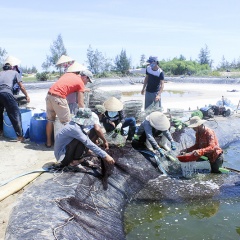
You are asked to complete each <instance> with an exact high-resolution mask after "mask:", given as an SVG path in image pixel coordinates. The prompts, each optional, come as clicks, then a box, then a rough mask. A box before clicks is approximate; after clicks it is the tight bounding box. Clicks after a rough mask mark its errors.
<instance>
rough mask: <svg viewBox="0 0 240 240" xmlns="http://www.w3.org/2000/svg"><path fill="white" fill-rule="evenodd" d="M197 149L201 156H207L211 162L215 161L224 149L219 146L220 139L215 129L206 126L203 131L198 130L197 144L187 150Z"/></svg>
mask: <svg viewBox="0 0 240 240" xmlns="http://www.w3.org/2000/svg"><path fill="white" fill-rule="evenodd" d="M193 150H196V151H197V153H198V155H199V156H206V157H208V160H209V161H210V162H215V161H216V159H217V158H218V156H219V154H221V153H222V152H223V150H222V149H221V148H220V147H219V144H218V139H217V137H216V134H215V132H214V131H213V130H211V129H210V128H208V127H205V128H204V129H203V130H202V131H201V132H199V131H197V132H196V142H195V144H194V145H193V146H192V147H190V148H187V152H192V151H193Z"/></svg>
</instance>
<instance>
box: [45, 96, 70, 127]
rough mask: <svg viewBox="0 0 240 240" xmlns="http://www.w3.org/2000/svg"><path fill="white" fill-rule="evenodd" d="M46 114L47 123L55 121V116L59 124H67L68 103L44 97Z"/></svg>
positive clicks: (60, 99) (64, 100) (59, 99)
mask: <svg viewBox="0 0 240 240" xmlns="http://www.w3.org/2000/svg"><path fill="white" fill-rule="evenodd" d="M46 112H47V120H48V121H55V118H56V115H57V116H58V118H59V120H60V122H61V123H67V122H69V121H70V119H71V114H70V110H69V107H68V102H67V99H65V98H61V97H56V96H52V95H50V94H48V95H47V97H46Z"/></svg>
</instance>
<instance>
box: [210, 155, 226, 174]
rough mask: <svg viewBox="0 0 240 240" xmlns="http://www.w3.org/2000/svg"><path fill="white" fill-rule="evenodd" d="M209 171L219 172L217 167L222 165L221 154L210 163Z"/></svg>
mask: <svg viewBox="0 0 240 240" xmlns="http://www.w3.org/2000/svg"><path fill="white" fill-rule="evenodd" d="M210 164H211V172H212V173H220V171H219V168H220V167H222V165H223V154H220V155H219V156H218V158H217V159H216V161H215V162H214V163H211V162H210Z"/></svg>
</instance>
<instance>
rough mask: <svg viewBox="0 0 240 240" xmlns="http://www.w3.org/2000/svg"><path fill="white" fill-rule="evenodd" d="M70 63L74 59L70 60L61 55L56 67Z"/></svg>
mask: <svg viewBox="0 0 240 240" xmlns="http://www.w3.org/2000/svg"><path fill="white" fill-rule="evenodd" d="M72 61H74V59H72V58H70V57H68V56H66V55H62V56H61V57H60V58H59V59H58V61H57V63H56V65H61V64H63V63H67V62H72Z"/></svg>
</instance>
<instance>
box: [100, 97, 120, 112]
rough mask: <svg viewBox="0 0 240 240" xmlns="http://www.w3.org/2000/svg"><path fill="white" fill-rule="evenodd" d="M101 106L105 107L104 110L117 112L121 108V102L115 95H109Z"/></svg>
mask: <svg viewBox="0 0 240 240" xmlns="http://www.w3.org/2000/svg"><path fill="white" fill-rule="evenodd" d="M103 106H104V107H105V109H106V111H110V112H118V111H121V110H123V104H122V102H121V101H119V100H118V99H117V98H115V97H110V98H109V99H108V100H106V101H105V102H104V103H103Z"/></svg>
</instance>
